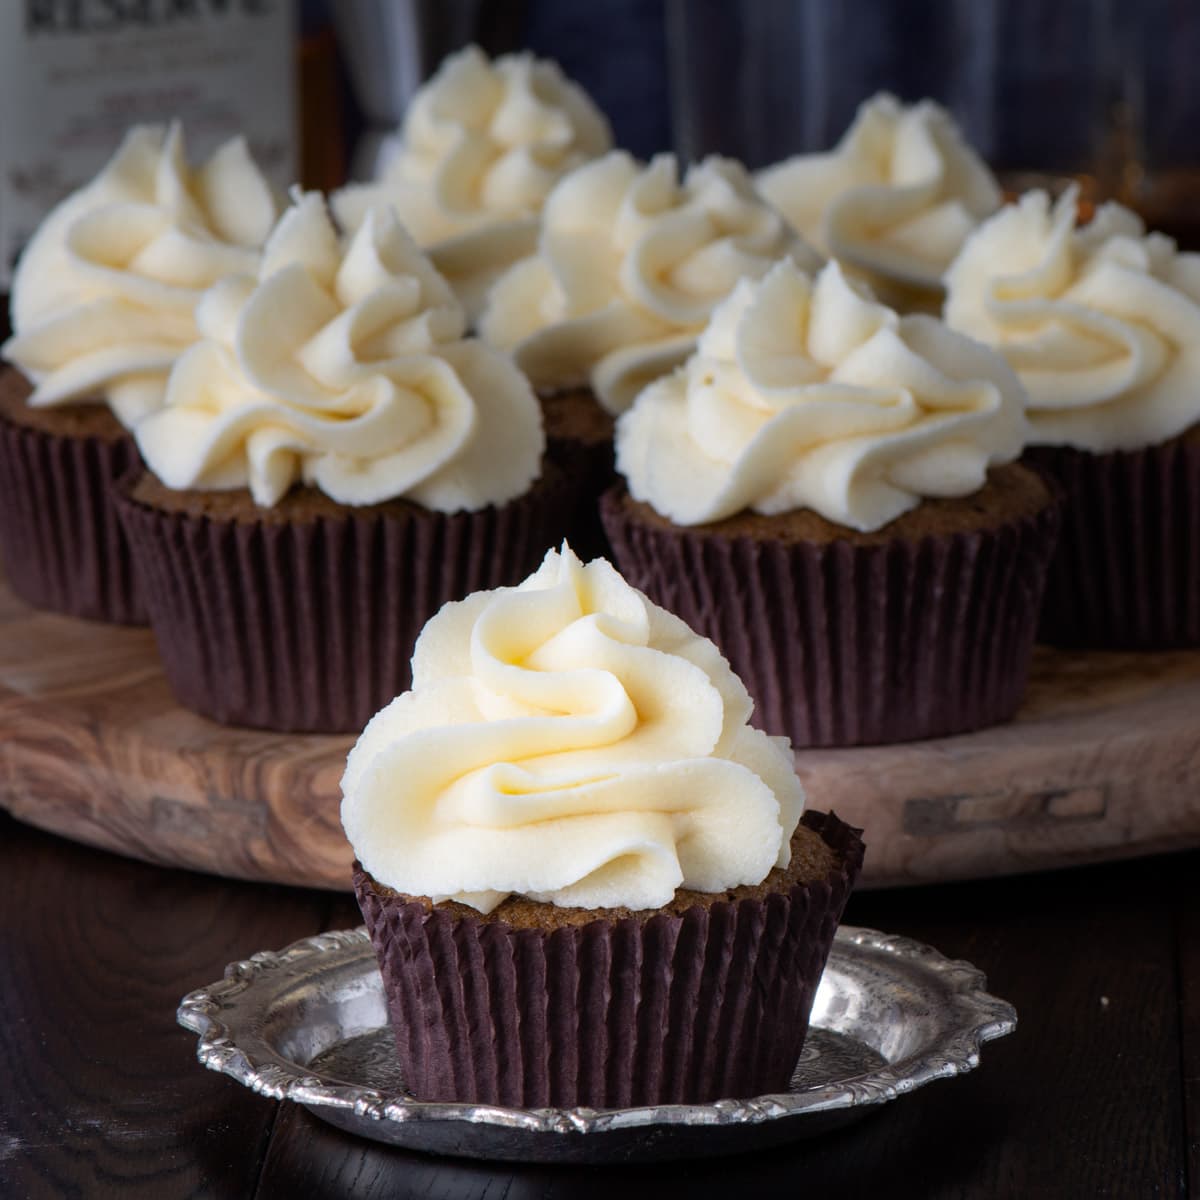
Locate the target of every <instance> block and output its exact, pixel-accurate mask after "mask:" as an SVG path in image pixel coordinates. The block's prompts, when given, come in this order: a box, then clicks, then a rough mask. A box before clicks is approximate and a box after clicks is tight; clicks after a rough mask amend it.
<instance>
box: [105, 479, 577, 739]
mask: <svg viewBox="0 0 1200 1200" xmlns="http://www.w3.org/2000/svg"><path fill="white" fill-rule="evenodd" d="M137 481H138V474H137V473H135V474H133V475H131V476H128V477H126V479H125V480H123V481H122V483H121V484H120V485H119V486H118V487H117V489H116V495H117V505H118V510H119V512H120V515H121V519H122V521H123V523H124V527H125V531H126V534H127V535H128V538H129V542H130V545H131V547H132V549H133V553H134V557H135V560H136V563H137V567H138V570H139V572H140V573H141V577H142V580H143V592H144V595H145V597H146V603H147V605H148V607H149V610H150V620H151V624H152V625H153V627H154V633H155V637H156V639H157V641H158V648H159V653H160V656H161V659H162V663H163V669H164V671H165V673H166V676H167V679H168V682H169V683H170V685H171V688H172V690H173V691H174V693H175V695H176V698H177V699H178V700H179V702H180V703H181V704H183V705H184V706H186V707H187V708H190V709H193V710H194V711H196V712H198V713H201V714H202V715H204V716H207V717H210V718H212V719H213V720H214V721H218V722H220V723H222V724H226V725H247V726H252V727H255V728H260V729H273V730H278V731H281V732H287V733H350V732H357V731H358V730H361V729H362V728H363V726H364V725H365V724H366V723H367V721H368V720H369V719H370V718H371V717H372V716H373V715H374V714H375V713H376V712H377V711H378V710H379V709H380V708H381V707H383V705H384V704H386V703H388V702H389V701H390V700H391V699H392V698H393V697H395V696H396V695H398V694H399V693H400V692H403V691H405V690H406V689H407V688H408V686H409V684H410V683H411V673H410V667H409V659H410V658H411V656H412V651H413V645H414V644H415V642H416V639H417V635H418V634H419V633H420V631H421V628H422V627H423V626H424V624H425V622H426V621H427V620H428V619H429V618H430V617H431V616H433V614H434V613H435V612H437V610H438V609H439V608H440V607H441V606H442V605H443V604H444V603H446V601H448V600H459V599H462V598H463V597H464V596H466V595H468V594H469V593H470V592H473V591H477V590H479V589H482V588H494V587H500V586H502V585H506V584H515V583H519V582H520V581H521V580H522V579H524V578H525V576H527V575H528V574H529V573H530V572H531V571H533V570H534V569H535V568H536V567H537V566H538V564H539V563H540V562H541V561H542V558H543V557H544V556H545V553H546V551H547V550H548V549H550V548H551V547H553V546H556V545H557V544H558V542H559V541H560V540H561V538H562V535H563V532H564V522H565V514H567V513H569V511H570V508H571V504H572V487H571V485H570V482H569V481H568V480H566V479H565V478H564V477H563V476H562V475H561V474H560V473H559V472H558V471H557V470H555V469H553V468H547V470H546V471H545V473H544V474H543V476H542V478H541V479H540V480H539V481H538V482H537V483H535V484H534V486H533V487H532V488H531V489H530V491H529V492H527V493H526V494H525V495H523V496H521V497H519V498H517V499H516V500H513V501H511V502H510V503H508V504H506V505H503V506H501V507H489V508H485V509H482V510H480V511H478V512H460V513H440V512H434V511H431V510H428V509H423V508H420V507H419V506H417V505H412V504H407V503H405V502H402V501H401V502H393V503H390V504H383V505H377V506H373V507H370V508H363V509H351V508H346V509H340V508H338V507H337V506H333V505H328V508H329V509H330V511H326V512H320V513H318V514H316V515H312V516H311V517H309V518H307V519H303V520H301V519H297V520H289V521H279V520H272V519H270V518H269V517H261V516H255V515H251V516H250V517H249V518H248V519H247V518H245V517H242V518H241V519H238V518H234V517H228V518H222V519H214V518H213V517H211V516H209V515H196V514H195V513H190V512H187V511H167V510H166V509H165V508H160V507H154V506H152V505H149V504H146V503H143V502H141V501H140V500H138V499H136V498H134V496H133V491H134V488H135V486H136V484H137ZM246 499H247V505H248V506H251V502H250V501H249V497H248V496H247V497H246Z"/></svg>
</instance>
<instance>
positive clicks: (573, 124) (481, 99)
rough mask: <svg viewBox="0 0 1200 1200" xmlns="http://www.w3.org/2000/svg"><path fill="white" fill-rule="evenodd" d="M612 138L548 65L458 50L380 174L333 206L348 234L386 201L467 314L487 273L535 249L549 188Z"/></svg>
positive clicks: (417, 105)
mask: <svg viewBox="0 0 1200 1200" xmlns="http://www.w3.org/2000/svg"><path fill="white" fill-rule="evenodd" d="M611 146H612V134H611V132H610V130H609V127H608V122H607V121H606V120H605V118H604V115H603V114H602V113H601V112H600V110H599V109H598V108H597V107H596V106H595V105H594V104H593V103H592V101H591V100H590V99H589V97H588V95H587V93H586V92H584V90H583V89H582V88H581V87H579V86H578V85H577V84H575V83H572V82H571V81H570V80H569V79H567V78H565V77H564V76H563V74H562V72H561V71H560V70H559V68H558V66H557V65H556V64H555V63H553V62H548V61H546V60H544V59H538V58H534V57H533V55H531V54H506V55H502V56H501V57H499V58H497V59H496V60H495V61H489V60H488V58H487V56H486V55H485V54H484V53H483V52H482V51H481V50H480V49H479V48H478V47H477V46H468V47H467V48H466V49H465V50H460V51H459V52H458V53H457V54H452V55H450V56H449V57H448V58H447V59H445V61H444V62H443V63H442V65H441V66H440V67H439V68H438V71H437V73H436V74H435V75H434V76H433V78H432V79H430V80H429V82H428V83H426V84H425V86H424V87H422V88H421V89H420V90H419V91H418V92H417V94H416V95H415V96H414V97H413V99H412V101H411V103H410V104H409V107H408V111H407V114H406V116H405V119H404V128H403V130H402V132H401V137H400V147H399V149H398V151H397V153H396V155H395V156H394V158H393V159H392V160H391V161H390V162H389V163H388V165H387V167H386V169H385V171H384V174H383V177H382V178H381V179H379V180H378V181H377V182H376V183H372V184H354V185H351V186H349V187H346V188H343V189H342V190H341V191H340V192H337V193H335V194H334V196H333V199H332V204H333V210H334V213H335V214H336V216H337V218H338V220H339V222H340V223H341V224H342V225H343V226H344V227H345V228H346V229H349V230H354V229H357V228H358V226H359V224H360V223H361V222H362V220H363V219H364V217H365V216H366V214H367V212H368V211H370V209H371V207H372V206H373V205H375V204H378V203H380V202H386V203H389V204H391V205H393V207H395V209H396V211H397V212H398V213H399V215H400V219H401V221H403V223H404V224H405V225H406V226H407V227H408V230H409V232H410V233H412V235H413V236H414V237H415V238H416V240H417V242H418V243H419V244H420V245H421V246H422V247H423V248H424V249H425V250H426V251H427V252H428V254H429V256H430V257H431V258H432V259H433V262H434V265H435V266H436V267H437V268H438V270H439V271H440V272H441V273H442V275H444V276H445V278H446V279H447V280H448V281H449V283H450V285H451V287H453V289H454V291H455V294H456V295H457V296H458V299H459V301H460V302H461V303H462V304H463V306H464V307H465V308H466V310H467V314H468V316H469V318H470V319H472V320H474V319H475V318H476V317H477V316H478V314H479V311H480V308H481V307H482V305H483V300H484V297H485V295H486V293H487V289H488V287H490V285H491V284H492V282H493V281H494V280H495V278H496V276H497V275H498V274H499V273H500V272H501V271H503V270H504V269H505V268H506V267H508V266H511V265H512V264H513V263H515V262H517V261H518V260H519V259H522V258H525V257H526V256H527V255H530V254H532V253H533V252H534V249H535V248H536V245H537V230H538V214H539V213H540V211H541V207H542V204H543V203H544V202H545V199H546V197H547V196H548V195H549V193H550V191H551V189H552V188H553V187H554V185H555V184H556V183H557V182H558V180H559V179H561V178H562V177H563V176H564V175H565V174H567V172H569V171H571V170H572V169H574V168H575V167H577V166H580V165H581V164H582V163H584V162H587V160H588V159H591V158H596V157H598V156H599V155H601V154H604V153H605V152H606V151H607V150H608V149H609V148H610V147H611Z"/></svg>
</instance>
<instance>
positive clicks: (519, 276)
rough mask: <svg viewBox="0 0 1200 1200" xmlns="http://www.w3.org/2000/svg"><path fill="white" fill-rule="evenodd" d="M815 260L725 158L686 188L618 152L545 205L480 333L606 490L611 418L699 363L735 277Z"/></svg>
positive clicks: (697, 168)
mask: <svg viewBox="0 0 1200 1200" xmlns="http://www.w3.org/2000/svg"><path fill="white" fill-rule="evenodd" d="M785 257H791V258H792V259H793V260H794V261H796V262H798V263H800V264H801V265H802V266H806V267H813V266H816V265H818V263H819V259H818V257H817V256H816V255H815V254H814V253H813V251H812V250H811V249H810V248H809V247H808V246H807V245H806V244H805V243H804V242H803V241H802V240H801V239H800V238H799V237H798V236H797V235H796V233H795V231H794V230H792V229H791V228H790V227H789V226H788V224H787V222H785V221H784V220H783V218H782V217H781V216H780V215H779V214H778V213H777V212H775V211H774V210H773V209H772V208H771V207H770V206H769V205H767V204H765V203H764V202H763V201H762V199H761V197H760V196H758V194H757V193H756V192H755V191H754V188H753V185H752V184H751V182H750V179H749V176H748V175H747V174H746V172H745V171H744V170H743V168H742V167H741V166H740V165H739V164H738V163H735V162H733V161H732V160H728V159H720V158H709V159H706V160H705V161H704V162H702V163H699V164H697V165H693V166H692V167H690V168H688V170H687V172H686V174H684V175H683V177H682V178H680V174H679V168H678V165H677V163H676V161H675V158H674V157H673V156H672V155H669V154H660V155H658V156H656V157H655V158H654V160H653V161H652V162H651V163H650V164H649V165H647V166H643V165H641V164H639V163H638V162H637V161H636V160H635V159H633V158H632V157H630V156H629V155H628V154H625V153H623V152H621V151H614V152H613V153H611V154H609V155H607V156H606V157H605V158H603V159H600V160H598V161H597V162H594V163H590V164H588V165H587V166H585V167H581V168H580V169H579V170H577V171H575V172H573V173H572V174H571V175H570V176H568V177H567V178H566V179H564V180H563V181H562V183H560V184H559V185H558V187H557V188H555V190H554V192H553V193H552V195H551V196H550V198H549V199H548V200H547V202H546V207H545V210H544V213H543V223H542V233H541V237H540V239H539V242H538V252H537V254H536V255H534V256H533V257H531V258H529V259H527V260H526V261H525V262H522V263H519V264H518V265H517V266H515V267H513V268H512V269H511V270H510V271H508V272H507V273H506V274H505V275H504V276H502V277H501V279H500V280H499V281H498V282H497V284H496V286H495V288H494V289H493V291H492V293H491V294H490V296H489V299H488V304H487V308H486V309H485V311H484V314H483V318H482V320H481V323H480V332H481V334H482V336H483V337H484V338H485V339H486V340H487V341H489V342H491V343H492V344H493V345H495V346H498V347H500V348H502V349H506V350H510V351H511V352H512V354H513V357H514V359H515V360H516V363H517V365H518V366H519V367H520V368H521V369H522V370H523V371H524V372H525V373H526V374H527V375H528V376H529V378H530V379H531V380H532V382H533V385H534V387H535V388H536V389H537V391H538V395H539V398H540V399H541V401H542V406H543V409H544V412H545V415H546V430H547V437H548V439H549V443H550V453H551V455H552V456H553V457H556V458H557V459H559V460H560V461H562V462H564V463H565V464H568V465H569V466H570V467H571V469H572V470H573V471H574V472H575V473H577V474H579V475H581V476H583V477H584V478H586V479H587V480H588V481H589V483H590V485H591V487H592V488H593V489H594V493H595V494H597V495H598V494H599V492H600V491H601V490H603V488H604V487H606V486H607V485H608V483H609V482H611V477H612V419H613V418H614V417H615V416H616V415H617V414H618V413H621V412H623V411H624V410H625V409H626V408H628V407H629V405H630V403H632V401H633V398H634V396H635V395H637V393H638V391H640V390H641V388H642V387H644V386H645V385H646V384H647V383H649V382H651V381H652V380H654V379H657V378H658V377H659V376H660V375H664V374H666V373H667V372H669V371H670V370H671V369H672V368H674V367H675V366H677V365H678V364H679V363H681V362H683V360H684V359H685V358H686V357H687V356H688V354H690V353H691V351H692V349H693V348H694V346H695V343H696V337H697V336H698V335H699V333H700V331H701V330H702V329H703V328H704V324H705V322H706V321H707V320H708V318H709V316H710V315H711V313H712V310H713V309H714V308H715V307H716V306H717V304H719V303H720V302H721V300H723V299H724V298H725V297H726V296H728V295H729V293H730V292H731V291H732V290H733V288H734V286H735V284H736V283H737V282H738V280H739V279H742V278H744V277H747V276H749V277H752V278H759V277H761V276H762V275H764V274H765V273H766V272H767V271H768V270H769V269H770V267H771V265H772V264H773V263H775V262H777V261H778V260H779V259H780V258H785Z"/></svg>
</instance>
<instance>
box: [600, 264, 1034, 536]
mask: <svg viewBox="0 0 1200 1200" xmlns="http://www.w3.org/2000/svg"><path fill="white" fill-rule="evenodd" d="M1023 402H1024V397H1023V394H1022V391H1021V386H1020V384H1019V383H1018V381H1017V378H1016V376H1015V375H1014V374H1013V372H1012V371H1011V370H1010V369H1009V368H1008V367H1007V366H1006V365H1005V363H1004V360H1003V359H1002V358H1001V357H1000V355H998V354H996V353H995V352H994V351H991V350H989V349H987V348H986V347H984V346H981V345H979V344H978V343H976V342H973V341H971V340H970V339H969V338H966V337H963V336H961V335H960V334H956V333H953V332H951V331H950V330H949V329H947V328H946V327H945V326H944V325H943V324H941V322H939V321H936V320H934V319H933V318H932V317H926V316H908V317H900V316H898V315H897V314H896V313H895V312H893V311H892V310H891V309H889V308H885V307H884V306H883V305H881V304H878V303H876V302H875V301H874V300H873V299H871V298H870V297H869V296H868V295H867V294H866V293H865V290H863V289H862V287H861V285H855V284H853V283H851V282H850V281H849V280H848V279H847V277H846V276H845V274H844V273H843V271H842V268H841V266H840V264H838V263H837V262H831V263H829V264H828V266H826V267H825V268H824V270H822V272H821V273H820V275H819V276H818V277H817V279H816V281H815V282H814V281H812V280H810V279H809V277H808V276H806V275H804V274H803V273H801V272H800V271H798V270H797V269H796V268H795V267H794V266H793V265H792V264H791V263H786V262H785V263H781V264H779V265H778V266H777V267H775V268H774V269H773V270H772V271H771V273H770V274H769V275H768V276H767V277H766V278H765V279H764V280H762V281H761V282H759V283H754V282H750V281H743V282H742V283H740V284H738V287H737V289H736V290H735V291H734V293H733V295H732V296H731V297H730V298H729V299H728V300H727V301H725V303H724V304H722V305H721V306H720V307H719V308H718V309H717V311H716V312H715V313H714V314H713V318H712V321H711V322H710V323H709V326H708V328H707V329H706V330H705V332H704V335H703V336H702V337H701V339H700V343H699V346H698V347H697V352H696V354H695V356H694V357H692V358H691V359H690V360H689V361H688V362H687V364H686V365H685V366H684V367H682V368H681V369H680V370H678V371H676V372H675V373H674V374H673V375H671V376H669V377H667V378H665V379H662V380H659V381H658V382H657V383H655V384H653V385H652V386H651V387H649V388H647V389H646V390H645V391H644V392H642V394H641V395H640V396H639V397H638V399H637V401H636V403H635V404H634V406H633V408H632V409H630V410H629V412H627V413H625V414H624V416H622V417H621V418H620V420H619V421H618V423H617V469H618V470H619V471H620V472H621V473H622V474H623V475H624V476H625V478H626V480H627V482H628V486H629V490H630V493H631V494H632V495H633V496H634V497H635V498H636V499H638V500H642V501H645V502H647V503H648V504H650V505H651V506H652V507H654V508H655V509H656V510H657V511H658V512H659V513H661V514H663V515H664V516H666V517H669V518H670V519H671V520H672V521H674V522H676V523H677V524H680V525H696V524H701V523H704V522H708V521H719V520H721V519H722V518H724V517H728V516H732V515H733V514H734V513H737V512H740V511H742V510H743V509H752V510H753V511H755V512H759V513H764V514H774V513H781V512H787V511H789V510H792V509H798V508H809V509H812V510H814V511H815V512H818V513H820V514H821V516H823V517H825V518H826V519H827V520H830V521H834V522H837V523H838V524H840V525H845V526H847V527H849V528H851V529H857V530H861V531H867V530H873V529H878V528H880V527H881V526H883V525H886V524H887V523H888V522H889V521H891V520H893V519H894V518H896V517H898V516H899V515H900V514H901V513H903V512H905V511H907V510H908V509H910V508H913V507H915V506H916V505H917V504H919V503H920V502H921V500H922V498H925V497H937V496H964V495H968V494H970V493H971V492H974V491H976V490H978V489H979V488H980V487H981V486H982V485H983V483H984V481H985V478H986V475H987V470H988V467H989V466H991V465H994V464H998V463H1003V462H1008V461H1010V460H1012V459H1014V458H1015V457H1016V456H1017V455H1018V454H1019V453H1020V451H1021V447H1022V442H1023V435H1024V432H1025V423H1024V417H1023V415H1022V408H1023Z"/></svg>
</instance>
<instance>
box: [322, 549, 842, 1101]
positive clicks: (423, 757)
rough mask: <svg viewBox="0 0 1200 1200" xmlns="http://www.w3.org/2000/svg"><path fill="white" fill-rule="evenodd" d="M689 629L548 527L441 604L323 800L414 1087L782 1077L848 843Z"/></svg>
mask: <svg viewBox="0 0 1200 1200" xmlns="http://www.w3.org/2000/svg"><path fill="white" fill-rule="evenodd" d="M751 708H752V705H751V701H750V698H749V696H748V695H747V693H746V690H745V688H744V687H743V686H742V685H741V683H740V682H739V681H738V679H737V678H736V677H735V676H734V675H733V673H732V672H731V671H730V669H729V665H728V664H727V663H726V662H725V660H724V659H722V658H721V656H720V654H719V653H718V652H717V650H716V648H715V647H714V646H713V645H712V643H711V642H709V641H707V640H706V639H703V638H700V637H697V636H696V635H695V634H693V633H692V632H691V631H690V630H689V629H688V628H687V627H686V626H685V625H684V624H683V622H681V621H679V620H678V619H677V618H675V617H673V616H671V615H670V614H669V613H666V612H664V611H663V610H662V609H659V608H657V607H656V606H655V605H653V604H651V603H649V601H647V599H646V597H644V596H642V595H641V594H640V593H638V592H636V591H635V590H634V589H633V588H631V587H629V585H628V584H626V583H625V582H624V581H623V580H622V579H621V578H620V576H619V575H618V574H617V573H616V572H615V571H614V570H613V568H612V567H611V566H610V565H609V564H608V563H607V562H604V561H603V560H598V561H595V562H592V563H590V564H588V565H587V566H586V567H585V566H584V565H583V564H582V563H580V562H579V561H578V560H577V559H576V558H575V556H574V555H573V554H572V553H571V552H570V551H569V550H568V549H566V548H565V547H564V549H563V551H562V553H561V554H560V553H555V552H551V553H550V554H548V555H547V556H546V561H545V563H544V564H543V565H542V567H541V569H540V570H539V571H537V572H536V573H535V574H534V575H533V576H531V577H530V578H529V579H528V580H526V581H525V582H524V583H523V584H522V585H521V586H520V587H519V588H506V589H500V590H498V591H494V592H486V593H480V594H476V595H473V596H471V597H469V598H468V599H467V600H465V601H463V602H462V603H459V604H454V605H449V606H447V607H446V608H444V609H443V610H442V611H441V612H440V613H439V614H438V615H437V616H436V617H435V618H434V619H433V620H432V621H430V623H429V625H428V626H427V627H426V629H425V631H424V633H423V634H422V635H421V639H420V641H419V642H418V644H417V648H416V652H415V654H414V658H413V690H412V692H410V693H409V694H407V695H404V696H401V697H399V698H398V699H397V700H396V701H395V702H394V703H392V704H390V705H389V706H388V707H387V708H385V709H384V710H383V711H382V712H380V713H379V714H378V715H377V716H376V717H375V718H374V719H373V720H372V721H371V723H370V725H368V727H367V728H366V729H365V730H364V731H363V734H362V737H361V738H360V739H359V741H358V744H357V745H356V746H355V748H354V750H353V751H352V752H351V754H350V757H349V759H348V761H347V765H346V774H345V776H344V778H343V780H342V788H343V797H344V798H343V803H342V820H343V823H344V824H345V827H346V834H347V837H348V838H349V840H350V843H351V845H352V846H353V847H354V849H355V852H356V854H357V855H358V858H359V860H360V862H361V867H360V868H359V869H357V870H356V874H355V888H356V892H357V894H358V898H359V902H360V904H361V905H362V909H363V914H364V916H365V918H366V921H367V925H368V928H369V929H370V931H371V936H372V940H373V942H374V944H375V948H376V952H377V954H378V956H379V960H380V968H381V971H382V973H383V978H384V984H385V988H386V990H387V995H388V1001H389V1009H390V1013H391V1016H392V1022H393V1026H394V1028H395V1031H396V1040H397V1046H398V1049H399V1054H400V1063H401V1069H402V1071H403V1074H404V1078H405V1081H406V1083H407V1084H408V1085H409V1086H410V1088H411V1089H412V1090H413V1092H414V1094H415V1095H417V1096H418V1097H420V1098H422V1099H426V1100H462V1101H476V1102H484V1103H499V1104H518V1105H522V1106H544V1105H551V1104H552V1105H560V1106H575V1105H581V1104H586V1105H591V1106H597V1107H607V1106H618V1105H638V1104H653V1103H669V1102H674V1101H701V1100H711V1099H717V1098H719V1097H721V1096H752V1095H758V1094H761V1093H764V1092H774V1091H782V1090H784V1089H786V1087H787V1084H788V1080H789V1078H790V1076H791V1073H792V1071H793V1069H794V1067H795V1064H796V1060H797V1058H798V1056H799V1052H800V1048H801V1045H802V1043H803V1039H804V1033H805V1028H806V1025H807V1019H808V1013H809V1009H810V1007H811V1004H812V998H813V994H814V992H815V988H816V984H817V981H818V979H819V978H820V974H821V970H822V968H823V966H824V962H825V958H826V956H827V955H828V952H829V948H830V945H831V944H832V939H833V933H834V929H835V927H836V924H837V921H838V918H839V917H840V914H841V911H842V908H843V906H844V904H845V900H846V897H847V894H848V892H849V889H850V887H851V886H852V884H853V880H854V878H855V876H856V874H857V871H858V868H859V866H860V864H861V859H862V843H861V842H860V841H859V840H858V838H857V836H856V834H855V832H854V831H852V830H850V829H848V828H847V827H846V826H845V825H843V824H842V823H841V822H839V821H837V820H836V818H832V817H827V816H821V815H817V814H805V818H804V820H803V821H801V820H800V817H801V810H802V808H803V804H804V799H803V793H802V791H801V789H800V784H799V782H798V780H797V778H796V776H795V773H794V771H793V769H792V762H791V755H790V752H789V750H788V747H787V745H786V743H783V742H781V740H780V739H773V738H769V737H767V736H766V735H765V734H763V733H760V732H759V731H758V730H755V729H752V728H750V727H749V726H748V725H747V718H748V717H749V715H750V711H751Z"/></svg>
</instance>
